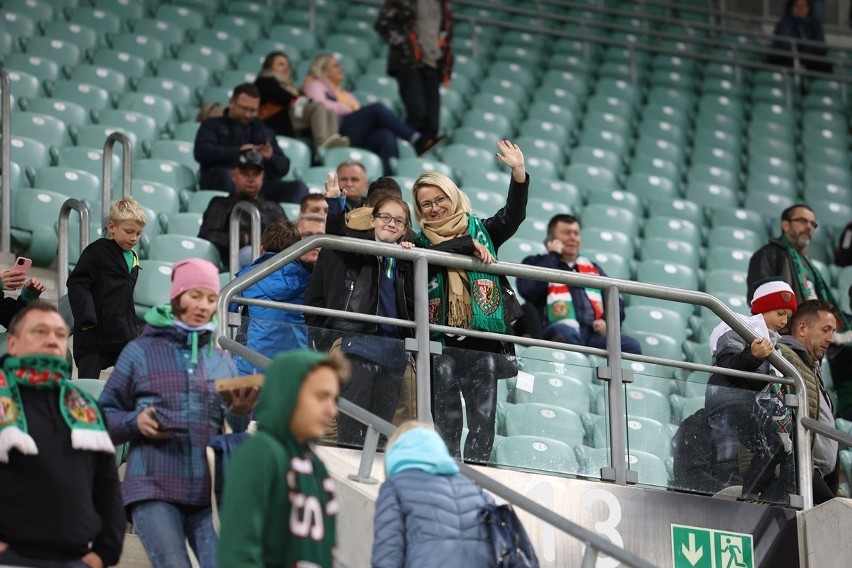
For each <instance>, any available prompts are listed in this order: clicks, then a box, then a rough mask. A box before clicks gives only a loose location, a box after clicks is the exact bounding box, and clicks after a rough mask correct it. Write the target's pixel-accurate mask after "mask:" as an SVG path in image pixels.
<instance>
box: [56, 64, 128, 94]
mask: <svg viewBox="0 0 852 568" xmlns="http://www.w3.org/2000/svg"><path fill="white" fill-rule="evenodd" d="M69 79H71V80H72V81H75V82H77V83H89V84H91V85H95V86H96V87H100V88H102V89H106V90H107V91H109V92H110V93H123V92H124V91H125V90H126V89H127V87H128V85H127V76H126V75H125V74H124V73H121V72H120V71H116V70H115V69H110V68H109V67H103V66H101V65H86V64H84V65H77V66H76V67H75V68H74V69H73V70H72V71H71V76H70V77H69Z"/></svg>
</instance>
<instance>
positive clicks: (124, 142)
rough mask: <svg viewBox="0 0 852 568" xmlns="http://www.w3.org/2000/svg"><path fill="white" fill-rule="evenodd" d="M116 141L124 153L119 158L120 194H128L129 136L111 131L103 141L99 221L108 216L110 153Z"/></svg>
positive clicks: (126, 195)
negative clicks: (101, 194) (101, 193)
mask: <svg viewBox="0 0 852 568" xmlns="http://www.w3.org/2000/svg"><path fill="white" fill-rule="evenodd" d="M116 142H120V143H121V148H122V150H123V151H124V152H123V153H124V155H123V156H122V159H121V173H122V176H121V196H122V197H128V196H129V195H130V182H131V174H132V169H133V148H132V145H131V143H130V138H128V137H127V136H125V135H124V134H122V133H121V132H113V133H112V134H110V135H109V136H107V139H106V141H105V142H104V155H103V160H104V163H103V178H101V180H102V184H103V185H102V187H103V196H102V199H101V218H100V222H101V223H105V222H106V219H107V217H108V216H109V207H110V204H111V203H112V154H113V147H114V146H115V143H116Z"/></svg>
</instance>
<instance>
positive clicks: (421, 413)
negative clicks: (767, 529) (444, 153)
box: [217, 235, 813, 509]
mask: <svg viewBox="0 0 852 568" xmlns="http://www.w3.org/2000/svg"><path fill="white" fill-rule="evenodd" d="M317 246H321V247H327V248H329V249H335V250H341V251H347V252H352V253H360V254H369V255H375V256H388V257H394V258H398V259H401V260H406V261H410V262H413V263H414V273H415V294H414V305H415V320H414V322H409V321H403V320H396V319H391V318H383V317H380V316H373V315H364V314H351V313H345V314H341V313H337V312H335V311H333V310H328V309H326V308H314V307H309V306H298V305H294V304H283V303H278V302H269V301H258V300H251V299H245V298H239V297H237V294H238V293H239V292H240V291H241V290H244V289H245V288H247V287H249V286H251V285H252V284H254V283H256V282H258V281H260V280H262V279H263V278H265V277H266V276H268V275H270V274H272V273H274V272H275V271H276V270H278V269H280V268H281V267H283V266H284V265H286V264H287V263H288V262H291V261H293V260H295V259H297V258H298V257H300V256H301V255H303V254H304V253H306V252H308V251H309V250H312V249H314V248H315V247H317ZM428 264H434V265H437V266H444V267H450V268H459V269H463V270H478V271H484V272H488V273H491V274H498V275H504V276H516V277H521V278H529V279H533V280H541V281H547V282H557V283H563V284H567V285H569V286H579V287H583V288H596V289H600V290H604V291H605V294H606V301H607V303H608V306H609V307H610V309H608V310H606V314H605V317H606V323H607V341H608V344H607V349H606V350H599V349H592V348H582V347H578V346H566V345H565V344H559V343H554V342H547V341H542V340H537V339H530V338H525V337H517V336H506V335H503V334H497V333H489V332H480V331H472V330H465V329H459V328H455V327H449V326H438V325H430V324H429V323H428V305H427V302H428V298H427V290H428V286H427V284H428V282H427V270H428V266H427V265H428ZM619 293H625V294H631V295H636V296H644V297H648V298H657V299H662V300H668V301H672V302H680V303H687V304H692V305H697V306H702V307H706V308H708V309H709V310H710V311H712V312H713V313H714V314H715V315H716V316H717V317H719V318H720V319H721V320H722V321H724V322H725V323H726V324H728V325H729V326H730V327H731V328H732V329H733V330H734V331H735V332H736V333H738V334H739V335H740V336H741V337H742V338H743V339H744V340H745V341H746V342H747V343H750V342H751V341H753V340H755V339H759V337H758V335H757V334H756V333H755V331H754V330H753V329H751V328H750V327H749V326H748V325H747V324H746V323H744V322H743V321H742V320H741V319H740V318H739V317H738V316H737V315H736V314H735V313H734V312H733V311H731V310H730V309H729V308H728V307H727V306H726V305H725V304H724V303H723V302H722V301H721V300H719V299H718V298H716V297H714V296H711V295H709V294H705V293H703V292H695V291H691V290H683V289H678V288H669V287H666V286H661V285H656V284H645V283H640V282H633V281H629V280H620V279H616V278H605V277H600V276H590V275H583V274H579V273H573V272H566V271H562V270H556V269H544V268H538V267H532V266H526V265H518V264H512V263H504V262H498V263H495V264H490V265H483V264H482V263H480V262H479V261H477V260H474V259H473V258H471V257H465V256H459V255H452V254H448V253H443V252H438V251H433V250H430V249H413V250H406V249H401V247H399V246H396V245H390V244H385V243H377V242H372V241H365V240H361V239H352V238H344V237H338V236H331V235H315V236H312V237H309V238H307V239H304V240H302V241H299V242H298V243H296V244H294V245H293V246H291V247H290V248H288V249H286V250H285V251H282V252H281V253H279V254H277V255H275V256H274V257H272V258H270V259H269V260H268V261H267V262H265V263H263V264H260V265H259V266H258V267H257V268H255V269H254V270H252V271H250V272H248V273H246V274H244V275H243V276H240V277H238V278H236V279H234V280H232V281H231V282H230V283H229V284H227V285H226V286H225V287H224V288H223V289H222V293H221V294H220V297H219V303H218V307H217V311H218V328H217V336H218V337H220V338H225V336H226V333H227V328H228V305H229V304H230V303H231V302H236V303H238V304H244V305H262V306H264V307H278V308H281V309H290V310H297V311H302V312H304V313H310V314H336V315H337V316H338V317H340V316H342V317H346V318H349V319H354V320H360V321H380V322H383V323H388V324H391V325H401V326H402V327H408V328H411V327H413V328H414V329H415V337H414V339H413V340H409V341H408V342H407V343H406V348H407V349H408V350H409V351H415V352H416V364H417V380H416V389H417V416H418V417H419V418H420V419H425V420H429V419H430V417H431V416H432V413H431V404H430V401H431V384H430V376H431V373H430V368H431V360H430V355H431V354H434V353H440V350H441V346H440V345H439V344H437V343H434V342H431V341H430V339H429V332H430V331H440V332H444V333H453V334H456V335H466V336H470V337H481V338H486V339H497V340H503V341H511V342H513V343H515V344H518V345H524V346H529V345H541V346H547V347H555V348H557V349H566V350H571V351H579V352H583V353H591V354H596V355H602V356H605V357H606V358H607V366H606V367H599V368H598V378H600V379H603V380H608V381H610V386H609V393H610V396H609V397H608V404H609V409H608V416H609V420H610V428H609V432H610V448H611V450H610V454H611V456H612V458H613V459H612V461H611V466H612V471H603V472H602V474H603V475H604V476H605V477H604V478H605V479H611V480H613V481H615V482H616V483H619V484H623V483H625V482H626V483H630V482H632V481H634V480H633V479H630V478H628V474H627V471H626V466H625V463H624V459H623V456H624V455H625V454H626V442H625V434H624V432H623V430H622V428H621V427H617V426H618V424H617V423H616V420H619V419H620V418H621V417H622V416H624V412H623V406H622V403H621V402H620V401H621V400H622V398H623V397H622V394H623V386H624V384H625V383H629V382H631V381H632V371H630V370H626V369H622V368H621V360H622V359H627V360H630V361H641V362H650V363H658V364H665V365H668V366H671V367H676V368H684V369H699V370H710V371H711V372H712V371H720V372H725V373H726V374H729V375H735V376H746V377H748V378H750V379H757V380H761V381H763V382H767V383H770V382H780V383H784V384H788V385H791V386H792V387H793V390H794V392H795V395H796V396H795V397H788V398H789V400H788V404H790V405H791V406H793V405H797V406H798V408H799V409H806V408H808V400H807V396H808V395H807V389H806V388H805V383H804V380H803V379H802V377H801V376H800V375H799V374H798V373H797V372H796V369H795V368H794V367H793V365H791V364H790V363H789V362H788V361H787V360H786V359H784V358H783V357H782V356H781V355H780V354H778V353H777V352H774V351H773V353H772V354H771V355H770V356H769V358H768V360H769V362H770V363H771V364H772V365H773V366H774V367H775V368H776V369H779V370H780V371H781V372H782V373H783V374H784V377H785V378H783V379H775V378H771V377H769V376H767V375H760V374H756V373H743V372H733V373H732V372H728V371H729V370H727V369H720V368H717V367H712V366H700V365H697V364H694V363H688V362H682V361H670V360H666V359H659V358H654V357H648V356H644V355H633V354H622V353H621V345H620V341H619V340H618V338H619V336H620V335H619V334H620V322H619V320H618V317H619V310H618V309H612V307H613V306H617V304H615V302H617V300H618V294H619ZM613 395H617V396H613ZM795 414H796V423H797V428H796V446H795V447H796V452H797V453H796V456H797V458H796V459H797V482H798V487H799V490H800V492H801V498H798V497H797V496H795V495H791V496H790V504H791V505H793V506H796V507H802V508H804V509H809V508H811V507H812V506H813V496H812V489H811V481H812V475H813V466H812V459H811V445H810V440H809V436H808V430H810V426H809V424H810V423H809V422H807V421H805V422H803V421H802V420H803V418H806V416H805V415H804V414H806V413H804V412H796V413H795ZM631 477H632V474H631Z"/></svg>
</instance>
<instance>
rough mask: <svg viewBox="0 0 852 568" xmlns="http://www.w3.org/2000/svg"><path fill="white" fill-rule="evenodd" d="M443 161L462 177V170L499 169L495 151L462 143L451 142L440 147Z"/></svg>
mask: <svg viewBox="0 0 852 568" xmlns="http://www.w3.org/2000/svg"><path fill="white" fill-rule="evenodd" d="M440 156H441V161H442V162H443V163H444V164H446V165H447V166H449V167H451V168H452V169H453V172H455V174H456V175H457V176H459V177H461V175H462V172H465V171H469V170H484V171H498V167H497V160H496V159H495V158H494V152H493V150H491V149H490V148H489V149H488V150H485V149H481V148H475V147H473V146H464V145H462V144H449V145H447V146H444V147H442V148H440Z"/></svg>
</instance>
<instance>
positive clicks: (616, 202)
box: [586, 189, 645, 218]
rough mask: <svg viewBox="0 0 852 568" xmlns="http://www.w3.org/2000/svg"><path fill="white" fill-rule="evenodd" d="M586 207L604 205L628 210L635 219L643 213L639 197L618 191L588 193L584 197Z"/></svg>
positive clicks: (643, 209) (643, 208)
mask: <svg viewBox="0 0 852 568" xmlns="http://www.w3.org/2000/svg"><path fill="white" fill-rule="evenodd" d="M586 205H605V206H607V207H618V208H620V209H628V210H630V211H631V212H633V213H634V214H635V215H636V216H637V218H638V217H641V216H642V215H643V213H644V211H645V207H644V206H643V204H642V200H641V199H640V198H639V197H637V196H636V195H633V194H632V193H628V192H626V191H622V190H620V189H613V190H612V191H595V192H592V193H589V194H588V195H587V196H586Z"/></svg>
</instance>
